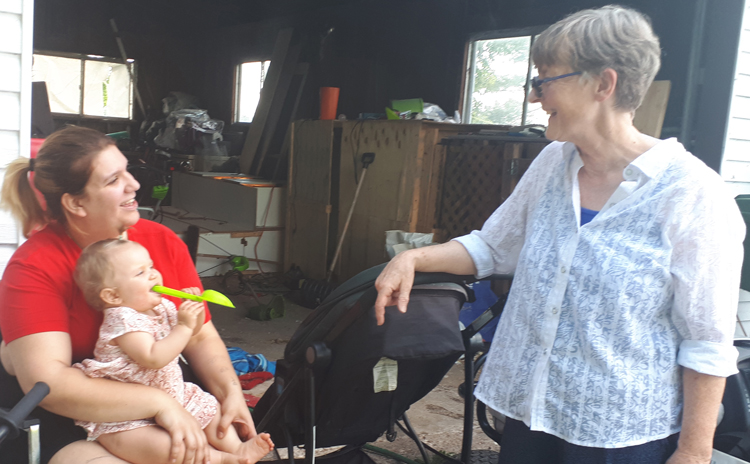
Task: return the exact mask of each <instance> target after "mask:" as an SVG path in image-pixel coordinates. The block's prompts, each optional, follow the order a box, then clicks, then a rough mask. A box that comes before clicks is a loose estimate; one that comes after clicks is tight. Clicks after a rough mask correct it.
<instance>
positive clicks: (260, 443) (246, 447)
mask: <svg viewBox="0 0 750 464" xmlns="http://www.w3.org/2000/svg"><path fill="white" fill-rule="evenodd" d="M272 449H273V441H271V435H269V434H267V433H259V434H258V435H256V436H254V437H253V438H251V439H250V440H248V441H246V442H244V443H242V445H240V448H239V449H238V450H237V453H236V454H238V455H240V456H242V457H243V458H245V459H247V460H248V462H249V463H250V464H252V463H255V462H258V461H259V460H260V458H262V457H263V456H265V455H266V454H268V453H269V452H270V451H271V450H272Z"/></svg>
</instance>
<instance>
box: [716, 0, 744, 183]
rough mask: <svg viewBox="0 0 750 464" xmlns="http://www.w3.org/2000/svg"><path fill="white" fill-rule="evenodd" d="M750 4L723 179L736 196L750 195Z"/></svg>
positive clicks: (741, 46) (733, 92)
mask: <svg viewBox="0 0 750 464" xmlns="http://www.w3.org/2000/svg"><path fill="white" fill-rule="evenodd" d="M749 10H750V2H746V4H745V12H744V15H743V19H742V32H741V34H740V46H739V50H738V52H737V69H736V71H735V76H734V87H733V89H732V103H731V106H730V109H729V123H728V127H727V138H726V141H725V143H724V156H723V161H722V164H721V176H722V177H723V178H724V180H725V181H726V182H727V185H729V187H730V188H731V189H732V192H733V193H734V194H735V195H739V194H748V193H750V13H748V11H749Z"/></svg>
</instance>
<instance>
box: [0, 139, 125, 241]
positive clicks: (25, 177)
mask: <svg viewBox="0 0 750 464" xmlns="http://www.w3.org/2000/svg"><path fill="white" fill-rule="evenodd" d="M114 144H115V142H114V140H112V139H111V138H109V137H107V136H106V135H104V134H103V133H101V132H99V131H96V130H94V129H89V128H86V127H78V126H68V127H65V128H64V129H61V130H59V131H57V132H55V133H54V134H52V135H50V136H49V137H48V138H47V139H46V140H45V141H44V143H43V144H42V146H41V147H40V148H39V152H38V153H37V156H36V158H35V159H34V169H33V171H34V187H36V189H37V190H38V191H39V192H40V193H41V194H42V195H43V196H44V200H45V202H46V203H47V210H46V211H45V210H44V209H43V208H42V205H41V204H39V201H38V200H37V198H36V195H35V194H34V191H33V189H32V188H31V183H30V182H29V172H31V161H30V160H29V159H27V158H18V159H16V160H14V161H12V162H11V163H10V165H8V167H7V170H6V171H5V180H4V181H3V187H2V191H0V207H1V208H2V209H5V210H7V211H10V213H11V214H12V215H13V217H14V218H15V219H16V220H17V221H18V222H20V223H21V228H22V230H23V235H24V236H25V237H28V236H29V234H30V233H31V231H32V230H34V229H35V228H37V227H40V226H44V225H45V224H47V223H48V222H50V221H53V220H54V221H58V222H61V223H64V222H65V213H64V212H63V208H62V203H61V201H62V197H63V195H64V194H66V193H67V194H70V195H81V194H83V191H84V189H85V187H86V184H87V183H88V180H89V176H90V175H91V171H92V169H93V162H94V159H95V158H96V155H98V154H99V153H101V152H102V151H103V150H104V149H105V148H107V147H109V146H111V145H114Z"/></svg>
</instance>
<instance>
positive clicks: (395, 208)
mask: <svg viewBox="0 0 750 464" xmlns="http://www.w3.org/2000/svg"><path fill="white" fill-rule="evenodd" d="M483 129H493V130H495V131H497V130H498V129H503V127H502V126H481V125H460V124H444V123H434V122H427V121H367V120H365V121H307V120H304V121H296V122H294V123H293V126H292V131H291V150H290V163H289V166H290V168H289V187H288V202H287V221H286V240H285V253H284V254H285V256H284V258H285V259H284V265H285V266H284V267H285V269H288V268H289V267H290V266H291V265H292V264H295V265H297V266H299V267H300V268H301V270H302V272H303V273H304V274H305V275H306V276H307V277H309V278H311V279H325V278H326V271H327V267H328V265H329V263H330V262H331V260H332V258H333V255H334V252H335V250H336V246H337V243H338V239H339V237H340V236H341V233H342V230H343V227H344V223H345V221H346V217H347V215H348V213H349V209H350V207H351V205H352V201H353V200H354V194H355V191H356V189H357V183H358V182H359V181H360V179H361V176H362V162H361V160H362V154H363V153H367V152H372V153H375V161H374V163H372V165H370V167H369V168H368V170H367V175H366V176H365V178H364V181H363V182H364V183H363V184H362V187H361V191H360V194H359V198H358V200H357V204H356V205H355V208H354V213H353V215H352V219H351V222H350V224H349V229H348V231H347V232H346V236H345V240H344V243H343V248H342V250H341V255H340V257H339V260H338V264H337V266H336V269H335V271H334V276H335V278H337V280H338V281H339V282H341V281H343V280H345V279H347V278H349V277H351V276H353V275H355V274H356V273H358V272H360V271H362V270H364V269H367V268H369V267H371V266H374V265H376V264H380V263H383V262H385V261H386V260H387V255H386V253H385V231H387V230H395V229H400V230H404V231H408V232H437V235H438V238H439V239H440V240H442V239H446V238H449V235H446V234H447V231H446V230H445V229H444V228H441V227H440V224H439V220H438V219H439V216H441V215H442V216H446V213H445V211H443V210H444V209H445V208H443V203H444V201H443V194H442V188H443V184H444V180H445V178H446V172H445V166H446V164H445V160H446V153H450V152H448V151H447V150H446V146H445V145H442V144H441V141H443V140H444V139H446V138H448V139H450V138H451V137H464V136H472V134H474V136H477V137H480V138H481V137H482V136H479V135H477V134H478V133H479V132H480V131H481V130H483ZM506 138H507V136H506ZM516 140H518V139H516ZM539 140H540V139H535V141H536V142H537V145H539ZM477 143H479V145H480V146H481V147H485V148H484V149H483V151H482V150H480V151H481V153H480V154H478V155H472V154H468V155H466V156H465V158H466V160H464V161H460V160H459V161H458V164H459V165H458V166H457V165H456V161H455V160H453V161H452V167H451V168H450V169H451V170H452V174H455V173H458V172H463V171H461V169H462V168H466V167H470V168H471V169H474V170H476V169H480V170H481V169H482V168H481V166H479V165H477V164H475V163H473V162H472V159H474V158H476V159H479V158H482V159H485V158H488V159H494V160H495V161H493V162H494V163H495V165H497V166H499V169H503V166H504V165H505V164H506V163H505V161H503V160H504V158H505V157H506V156H510V157H513V156H516V157H517V158H522V157H523V153H525V151H523V150H521V151H519V150H518V149H515V150H516V151H515V152H514V151H513V149H511V150H510V151H509V150H508V149H506V148H505V147H503V146H502V145H492V146H491V145H490V144H484V143H483V142H477ZM458 145H461V144H458ZM470 145H471V144H467V146H470ZM542 145H543V144H542ZM450 146H451V147H454V146H457V144H456V143H452V145H450ZM471 146H473V145H471ZM539 149H541V147H540V148H539ZM505 152H508V154H506V153H505ZM532 152H533V154H534V155H535V154H536V153H538V150H529V153H532ZM513 153H516V154H515V155H513ZM451 156H453V155H451ZM477 157H479V158H477ZM454 158H455V156H454ZM467 160H468V161H467ZM498 160H499V161H498ZM498 163H499V164H498ZM488 166H489V165H488ZM509 169H510V167H509ZM464 171H465V169H464ZM516 172H519V170H518V169H516ZM482 174H483V178H485V179H486V178H488V176H489V178H492V177H493V174H492V172H489V171H488V172H483V173H482ZM495 177H497V182H498V184H499V183H500V182H501V181H502V173H501V172H498V173H497V175H496V176H495ZM516 177H520V174H518V175H517V176H516ZM447 179H449V180H450V182H451V184H450V185H452V186H453V187H451V188H452V189H453V190H452V191H455V189H456V185H458V186H459V188H460V185H462V183H461V181H460V179H459V180H458V184H457V183H456V180H455V176H453V175H450V176H448V177H447ZM463 185H465V186H466V190H467V192H472V191H473V192H474V194H476V190H474V187H475V185H474V184H473V182H471V181H470V180H469V179H468V178H467V180H466V182H464V183H463ZM508 185H510V184H508ZM454 194H455V192H454ZM459 196H461V195H459ZM461 198H462V199H461V200H460V201H462V202H464V203H467V202H470V201H471V198H472V194H471V193H469V195H468V196H466V195H463V196H462V197H461ZM449 200H450V199H449ZM500 201H501V199H500V198H497V199H496V204H497V205H499V204H500ZM454 203H455V201H454ZM495 207H496V206H495ZM485 209H486V208H485ZM493 209H494V208H493ZM441 211H442V212H441ZM490 212H491V211H490ZM478 214H479V215H482V214H484V213H481V212H480V213H478ZM487 215H489V214H487ZM475 216H476V215H475ZM446 217H447V216H446ZM485 219H486V217H485ZM482 221H483V219H482ZM475 222H476V221H475ZM481 225H482V224H481V222H480V223H479V224H474V225H473V227H480V226H481Z"/></svg>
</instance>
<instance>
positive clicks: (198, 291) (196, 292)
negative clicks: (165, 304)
mask: <svg viewBox="0 0 750 464" xmlns="http://www.w3.org/2000/svg"><path fill="white" fill-rule="evenodd" d="M182 292H183V293H189V294H191V295H200V294H201V289H200V288H198V287H187V288H183V289H182Z"/></svg>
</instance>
